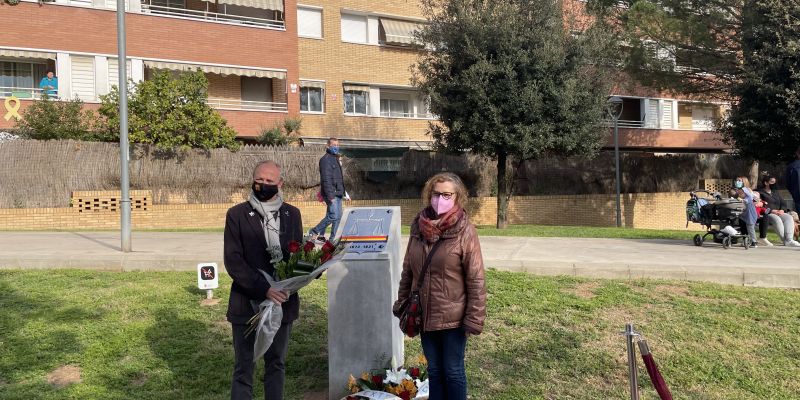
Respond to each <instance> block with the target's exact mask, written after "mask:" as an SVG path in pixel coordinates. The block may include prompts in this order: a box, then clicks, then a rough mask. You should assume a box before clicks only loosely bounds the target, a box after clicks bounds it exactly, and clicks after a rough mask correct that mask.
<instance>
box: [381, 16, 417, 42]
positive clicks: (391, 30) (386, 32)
mask: <svg viewBox="0 0 800 400" xmlns="http://www.w3.org/2000/svg"><path fill="white" fill-rule="evenodd" d="M421 28H422V25H421V24H420V23H417V22H412V21H402V20H396V19H387V18H381V19H380V27H379V29H378V42H379V43H381V44H384V45H387V44H388V45H393V46H412V45H415V44H419V43H417V40H416V37H415V35H416V32H417V31H419V30H420V29H421Z"/></svg>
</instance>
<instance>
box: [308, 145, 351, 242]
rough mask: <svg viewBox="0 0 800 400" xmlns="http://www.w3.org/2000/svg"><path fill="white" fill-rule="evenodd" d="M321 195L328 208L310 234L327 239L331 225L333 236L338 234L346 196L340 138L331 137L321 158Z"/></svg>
mask: <svg viewBox="0 0 800 400" xmlns="http://www.w3.org/2000/svg"><path fill="white" fill-rule="evenodd" d="M319 180H320V196H321V197H322V200H323V201H324V202H325V204H326V205H327V206H328V210H327V212H326V213H325V217H323V218H322V220H321V221H319V224H317V226H315V227H313V228H311V230H310V231H308V236H310V237H311V238H316V239H317V240H318V241H324V240H325V230H326V229H327V228H328V225H331V236H330V238H331V239H333V237H334V236H336V229H338V228H339V221H340V220H341V219H342V199H343V198H344V197H345V196H346V192H345V188H344V175H343V174H342V165H341V164H339V139H336V138H330V139H328V144H327V146H326V147H325V155H324V156H322V158H320V159H319Z"/></svg>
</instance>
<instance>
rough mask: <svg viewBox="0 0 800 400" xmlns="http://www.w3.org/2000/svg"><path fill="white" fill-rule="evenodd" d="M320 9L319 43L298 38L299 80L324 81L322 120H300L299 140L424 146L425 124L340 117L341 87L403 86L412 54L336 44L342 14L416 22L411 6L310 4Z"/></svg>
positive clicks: (338, 1) (353, 0)
mask: <svg viewBox="0 0 800 400" xmlns="http://www.w3.org/2000/svg"><path fill="white" fill-rule="evenodd" d="M302 4H304V5H309V6H317V7H323V11H322V25H323V26H322V32H323V38H322V39H308V38H300V43H299V45H300V47H299V54H300V77H301V78H303V79H311V80H324V81H325V114H324V115H319V114H302V117H303V129H302V131H301V133H302V135H303V136H311V137H319V138H327V137H331V136H334V137H340V138H348V139H349V138H352V139H388V140H409V141H428V140H430V138H428V137H426V135H425V133H426V131H427V127H428V123H429V121H428V120H424V119H408V118H384V117H373V116H347V115H344V90H343V86H342V85H343V82H345V81H348V82H361V83H372V84H384V85H398V86H408V85H410V84H411V73H410V70H409V68H410V67H411V65H412V64H413V63H414V62H415V61H416V60H417V56H418V52H417V51H416V50H412V49H406V48H398V47H390V46H378V45H374V44H356V43H347V42H343V41H342V34H341V15H342V11H352V12H365V13H371V14H378V15H392V16H396V17H398V18H400V19H403V18H406V19H418V18H422V17H423V16H422V14H421V12H420V9H419V6H418V3H417V2H416V1H388V0H383V1H363V0H362V1H358V0H311V1H304V2H302Z"/></svg>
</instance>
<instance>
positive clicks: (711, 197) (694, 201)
mask: <svg viewBox="0 0 800 400" xmlns="http://www.w3.org/2000/svg"><path fill="white" fill-rule="evenodd" d="M689 195H690V196H691V198H690V199H689V201H687V202H686V226H687V227H688V226H689V222H692V223H696V224H700V225H703V226H705V227H706V233H705V234H704V235H700V234H697V235H694V245H695V246H702V245H703V243H704V242H705V241H706V239H707V238H708V237H709V236H711V237H712V239H713V241H714V243H719V244H721V245H722V247H723V248H724V249H728V248H730V247H731V246H732V245H734V244H738V243H741V244H742V246H744V248H745V249H749V248H750V244H751V243H750V237H749V236H748V235H747V234H746V233H745V234H742V232H741V230H740V229H739V216H741V215H742V213H743V212H744V201H742V200H740V199H723V198H722V196H720V195H719V193H713V194H712V193H710V192H709V191H707V190H701V189H698V190H695V191H693V192H691V193H690V194H689Z"/></svg>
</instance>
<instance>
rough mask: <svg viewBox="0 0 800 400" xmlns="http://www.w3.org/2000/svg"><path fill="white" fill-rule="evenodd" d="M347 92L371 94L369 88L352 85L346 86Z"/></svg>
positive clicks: (347, 84) (346, 84)
mask: <svg viewBox="0 0 800 400" xmlns="http://www.w3.org/2000/svg"><path fill="white" fill-rule="evenodd" d="M344 91H345V92H369V86H364V85H357V84H352V83H345V84H344Z"/></svg>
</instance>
